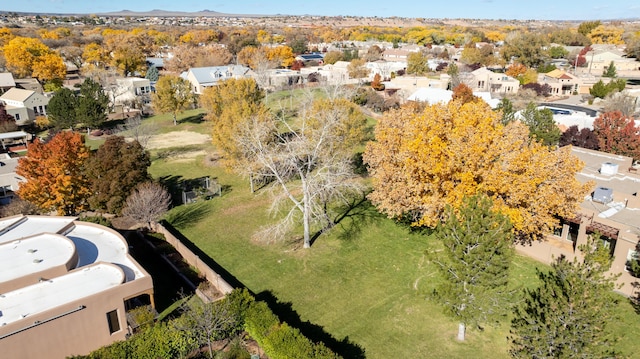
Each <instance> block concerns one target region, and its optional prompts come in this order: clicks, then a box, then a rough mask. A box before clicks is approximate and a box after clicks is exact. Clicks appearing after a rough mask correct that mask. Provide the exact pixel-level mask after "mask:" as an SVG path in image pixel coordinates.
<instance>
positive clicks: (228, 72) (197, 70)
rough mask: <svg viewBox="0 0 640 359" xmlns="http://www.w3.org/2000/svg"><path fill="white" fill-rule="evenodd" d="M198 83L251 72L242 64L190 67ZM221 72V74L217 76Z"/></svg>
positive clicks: (216, 80)
mask: <svg viewBox="0 0 640 359" xmlns="http://www.w3.org/2000/svg"><path fill="white" fill-rule="evenodd" d="M189 71H191V73H192V74H193V76H194V77H195V78H196V80H197V81H198V83H200V84H206V83H214V82H218V81H219V80H221V79H227V78H230V77H234V76H244V75H246V74H247V72H249V68H248V67H246V66H242V65H231V66H210V67H192V68H190V69H189ZM216 74H219V75H220V76H216Z"/></svg>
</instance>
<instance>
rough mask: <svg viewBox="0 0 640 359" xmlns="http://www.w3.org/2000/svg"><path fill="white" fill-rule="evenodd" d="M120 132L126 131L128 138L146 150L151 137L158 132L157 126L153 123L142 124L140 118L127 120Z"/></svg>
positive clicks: (135, 117)
mask: <svg viewBox="0 0 640 359" xmlns="http://www.w3.org/2000/svg"><path fill="white" fill-rule="evenodd" d="M121 130H123V131H127V133H128V136H129V137H131V138H133V139H134V140H136V141H138V143H139V144H140V145H141V146H142V147H143V148H145V149H146V148H147V145H148V144H149V140H150V139H151V137H152V136H153V135H155V134H156V133H157V132H158V125H157V124H156V123H154V122H148V121H147V122H144V121H142V118H141V117H140V116H134V117H129V118H127V120H126V121H125V123H124V126H123V127H122V128H121Z"/></svg>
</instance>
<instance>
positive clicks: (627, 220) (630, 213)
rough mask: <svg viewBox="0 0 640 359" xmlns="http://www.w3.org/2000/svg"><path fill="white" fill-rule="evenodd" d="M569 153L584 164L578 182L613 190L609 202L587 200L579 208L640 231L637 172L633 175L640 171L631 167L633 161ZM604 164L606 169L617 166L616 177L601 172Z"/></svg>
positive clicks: (590, 152)
mask: <svg viewBox="0 0 640 359" xmlns="http://www.w3.org/2000/svg"><path fill="white" fill-rule="evenodd" d="M571 152H572V154H573V155H575V156H577V157H578V158H580V160H582V161H583V162H584V164H585V166H584V168H583V169H582V171H580V172H579V173H578V174H577V178H578V180H579V181H580V182H583V183H584V182H587V181H594V182H595V187H604V188H610V189H612V190H613V201H612V202H610V203H607V204H603V203H597V202H594V201H593V200H592V199H591V198H590V197H588V198H587V199H586V200H585V201H584V202H583V203H582V204H581V208H582V209H584V210H588V211H590V212H593V213H594V214H595V215H597V216H598V217H599V218H601V219H607V220H611V221H613V222H617V223H621V224H624V225H625V226H628V227H631V228H635V229H636V230H638V231H640V216H639V214H640V198H639V197H638V192H640V172H636V171H638V170H640V169H637V168H635V167H633V166H632V159H631V158H630V157H626V156H619V155H614V154H610V153H605V152H600V151H594V150H588V149H584V148H580V147H573V148H572V150H571ZM603 164H607V165H608V166H609V167H608V168H615V167H616V166H617V171H616V173H615V174H607V172H608V170H607V171H603V170H602V168H603V167H602V166H603ZM630 168H631V169H632V171H633V172H632V171H630V170H629V169H630Z"/></svg>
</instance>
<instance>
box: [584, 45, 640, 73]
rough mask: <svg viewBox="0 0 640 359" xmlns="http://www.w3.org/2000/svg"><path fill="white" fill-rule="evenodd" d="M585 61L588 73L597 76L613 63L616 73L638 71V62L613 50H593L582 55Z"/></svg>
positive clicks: (639, 66) (639, 63)
mask: <svg viewBox="0 0 640 359" xmlns="http://www.w3.org/2000/svg"><path fill="white" fill-rule="evenodd" d="M584 57H585V59H586V60H587V68H588V69H589V73H591V74H594V75H599V74H601V73H602V72H603V71H605V70H606V69H607V67H608V66H609V65H610V64H611V62H612V61H613V64H614V66H615V67H616V71H618V72H620V71H637V70H640V62H638V61H636V59H634V58H628V57H626V56H625V53H624V51H622V50H619V49H615V48H602V49H597V48H596V49H593V50H591V51H589V52H587V53H586V54H585V55H584Z"/></svg>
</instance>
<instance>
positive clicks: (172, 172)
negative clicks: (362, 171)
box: [150, 156, 640, 358]
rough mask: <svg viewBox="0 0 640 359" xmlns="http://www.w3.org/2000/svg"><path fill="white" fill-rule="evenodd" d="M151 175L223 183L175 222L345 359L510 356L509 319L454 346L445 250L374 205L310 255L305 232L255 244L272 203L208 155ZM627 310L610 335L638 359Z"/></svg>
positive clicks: (524, 274)
mask: <svg viewBox="0 0 640 359" xmlns="http://www.w3.org/2000/svg"><path fill="white" fill-rule="evenodd" d="M150 171H151V173H152V174H153V176H154V177H156V178H163V179H164V180H168V181H170V182H171V181H174V182H175V181H177V180H178V181H179V180H184V179H191V178H197V177H200V176H204V175H209V176H211V177H212V178H216V179H217V180H218V182H219V183H220V184H221V185H223V186H224V188H225V190H224V191H223V196H222V197H215V198H213V199H211V200H209V201H202V202H196V203H194V204H190V205H186V206H178V207H176V208H174V209H173V210H172V211H170V212H169V213H168V214H167V216H166V218H167V221H168V222H169V223H171V224H172V225H173V226H174V227H175V228H177V229H178V230H179V231H180V232H181V233H182V234H183V235H184V236H185V237H186V238H187V239H188V240H190V241H192V242H193V243H194V244H195V245H197V246H198V247H199V248H200V249H201V250H202V251H203V252H204V254H205V256H208V257H210V259H211V260H212V261H211V262H215V263H213V264H216V265H220V266H221V267H222V268H224V269H225V270H226V271H228V272H229V273H230V274H231V275H232V276H233V278H231V280H232V282H235V281H237V282H238V283H242V284H243V285H245V286H246V287H247V288H248V289H249V290H251V291H252V292H253V293H255V294H257V295H258V297H260V298H263V299H267V300H270V301H271V304H272V305H274V307H276V311H277V312H278V313H279V314H280V315H281V316H282V319H284V320H286V321H288V322H289V323H291V324H292V325H294V326H298V327H300V328H301V329H302V330H303V332H304V333H305V334H306V335H308V336H310V337H311V338H313V339H323V340H325V341H326V342H328V344H329V345H330V346H332V347H334V348H338V351H339V352H341V353H343V354H345V357H357V355H356V354H358V353H361V350H364V352H365V355H366V357H367V358H411V357H425V356H426V357H431V358H471V357H474V358H507V357H508V355H507V339H506V338H507V336H508V319H507V318H505V319H504V320H503V321H502V322H500V323H497V326H487V327H486V328H484V330H482V331H480V330H477V329H473V328H471V329H470V330H469V331H468V333H467V340H466V341H465V342H462V343H461V342H458V341H456V340H455V336H456V333H457V323H456V322H455V321H454V320H452V319H450V318H449V317H446V316H445V315H443V314H442V310H441V308H440V307H439V306H437V305H436V304H435V303H433V302H432V301H431V300H429V299H428V295H429V293H430V292H431V291H432V289H433V287H434V285H435V284H436V283H437V281H438V280H440V279H439V277H438V275H437V273H436V272H435V270H434V267H433V265H432V264H431V263H430V262H429V261H428V259H427V258H426V256H425V252H426V251H429V250H434V249H437V248H438V244H437V243H435V242H434V240H433V239H432V238H430V237H429V236H426V235H421V234H418V233H414V232H411V231H409V230H408V229H407V228H404V227H402V226H399V225H397V224H395V223H394V222H393V221H390V220H388V219H386V218H384V217H383V216H381V215H379V214H378V213H377V212H376V211H375V209H373V208H371V207H370V206H367V205H366V202H365V204H364V205H362V206H360V207H359V208H357V210H356V211H354V213H352V216H350V217H347V218H346V219H345V220H344V221H342V222H341V223H340V224H339V225H338V226H337V227H335V228H334V229H333V230H332V231H331V232H330V233H328V234H325V235H322V236H320V237H319V238H318V240H317V241H316V242H315V243H314V245H313V246H312V248H311V249H308V250H304V249H302V248H301V245H300V241H299V236H298V237H296V235H297V234H299V233H295V234H294V236H292V238H287V239H285V240H283V241H281V242H278V243H271V244H267V243H263V242H261V241H260V240H259V239H257V238H255V236H254V234H255V233H256V231H257V230H258V229H259V228H260V227H261V226H263V225H264V224H266V223H270V222H271V221H273V220H274V219H273V218H272V217H271V216H270V215H269V213H268V207H269V196H268V195H267V194H266V193H262V192H258V193H255V194H253V193H250V191H249V185H248V181H247V180H246V179H242V178H239V177H237V176H235V175H232V174H230V173H228V172H225V171H224V170H223V169H221V168H219V167H216V166H206V165H205V162H204V161H203V157H202V156H201V157H198V158H196V159H193V160H191V161H184V160H172V159H171V158H163V159H158V160H155V161H154V163H153V165H152V167H151V169H150ZM204 259H205V260H207V259H206V258H204ZM537 267H541V268H544V266H543V265H541V264H539V263H537V262H534V261H532V260H530V259H528V258H524V257H517V258H516V260H515V262H514V264H513V272H512V285H513V286H514V287H525V286H528V287H531V286H534V285H535V284H536V281H537V279H536V276H535V271H536V268H537ZM275 301H277V303H274V302H275ZM620 309H621V313H622V315H621V318H620V319H619V321H618V322H616V323H612V327H613V328H614V329H615V330H616V332H617V336H618V337H619V338H620V339H621V341H620V345H619V348H620V350H622V351H623V353H625V354H628V355H631V354H632V353H633V352H632V351H633V350H634V349H635V348H636V347H637V346H636V343H635V341H636V338H637V337H638V335H640V324H639V322H640V320H639V319H640V317H638V315H637V314H635V312H634V311H633V308H632V307H631V305H630V304H629V303H628V302H627V301H626V300H623V303H622V304H621V305H620ZM354 353H355V354H354ZM633 354H634V355H635V357H638V358H640V356H638V355H637V354H635V353H633Z"/></svg>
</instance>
